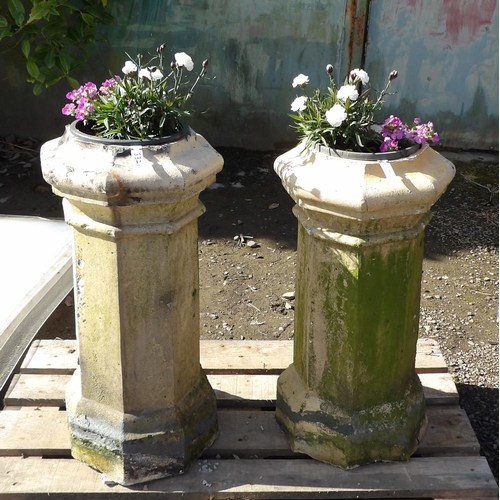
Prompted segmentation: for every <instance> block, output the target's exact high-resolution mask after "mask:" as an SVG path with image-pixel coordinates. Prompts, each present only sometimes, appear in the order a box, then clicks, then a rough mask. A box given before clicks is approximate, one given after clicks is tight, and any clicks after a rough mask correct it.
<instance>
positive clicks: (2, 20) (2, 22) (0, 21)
mask: <svg viewBox="0 0 500 500" xmlns="http://www.w3.org/2000/svg"><path fill="white" fill-rule="evenodd" d="M8 25H9V23H8V22H7V19H5V17H3V16H0V28H6V27H7V26H8Z"/></svg>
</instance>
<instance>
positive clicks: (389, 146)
mask: <svg viewBox="0 0 500 500" xmlns="http://www.w3.org/2000/svg"><path fill="white" fill-rule="evenodd" d="M398 148H399V144H398V141H396V140H395V139H392V138H391V137H385V138H384V142H383V143H382V144H381V145H380V152H381V153H387V152H388V151H397V149H398Z"/></svg>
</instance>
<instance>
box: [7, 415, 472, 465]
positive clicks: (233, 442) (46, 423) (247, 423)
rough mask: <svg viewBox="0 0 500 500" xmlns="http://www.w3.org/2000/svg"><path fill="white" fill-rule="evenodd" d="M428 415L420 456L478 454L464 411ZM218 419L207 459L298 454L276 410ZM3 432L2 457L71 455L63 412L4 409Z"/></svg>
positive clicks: (419, 451) (207, 451)
mask: <svg viewBox="0 0 500 500" xmlns="http://www.w3.org/2000/svg"><path fill="white" fill-rule="evenodd" d="M427 416H428V419H429V423H428V426H427V431H426V433H425V436H424V438H423V440H422V442H421V443H420V446H419V448H418V450H417V452H416V454H417V455H418V456H437V455H439V456H442V455H478V454H479V444H478V442H477V439H476V436H475V435H474V431H473V430H472V427H471V425H470V423H469V421H468V419H467V416H466V414H465V412H464V411H463V410H461V409H460V408H448V409H446V410H440V409H435V408H428V409H427ZM218 418H219V429H220V433H219V437H218V438H217V440H216V441H215V443H214V444H213V445H212V446H211V447H210V448H209V449H208V450H206V451H205V453H204V455H203V456H204V457H205V458H213V457H215V456H217V455H221V456H229V457H232V456H233V455H237V456H239V457H240V458H245V457H246V458H248V457H253V456H258V457H260V458H267V457H279V458H282V457H292V456H296V455H294V454H293V453H292V451H291V450H290V447H289V445H288V443H287V441H286V438H285V435H284V434H283V432H282V431H281V429H280V428H279V426H278V423H277V422H276V418H275V416H274V412H273V411H258V410H241V411H235V410H219V411H218ZM40 429H43V432H40ZM0 432H1V434H2V440H1V442H0V456H10V455H24V456H28V455H29V456H35V455H41V456H46V457H50V456H68V457H69V456H70V441H69V432H68V428H67V424H66V412H64V411H35V410H31V411H21V412H19V411H17V412H16V411H4V412H0Z"/></svg>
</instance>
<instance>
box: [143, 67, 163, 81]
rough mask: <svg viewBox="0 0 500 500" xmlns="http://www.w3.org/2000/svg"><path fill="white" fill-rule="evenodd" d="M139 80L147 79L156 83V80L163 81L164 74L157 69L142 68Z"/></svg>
mask: <svg viewBox="0 0 500 500" xmlns="http://www.w3.org/2000/svg"><path fill="white" fill-rule="evenodd" d="M139 78H147V79H148V80H151V81H152V82H155V81H156V80H161V79H162V78H163V74H162V72H161V71H160V70H159V69H158V68H156V67H153V68H142V69H141V71H139Z"/></svg>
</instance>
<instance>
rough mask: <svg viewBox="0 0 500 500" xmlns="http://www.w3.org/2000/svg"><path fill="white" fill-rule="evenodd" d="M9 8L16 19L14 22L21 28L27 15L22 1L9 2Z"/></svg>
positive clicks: (13, 0) (11, 0)
mask: <svg viewBox="0 0 500 500" xmlns="http://www.w3.org/2000/svg"><path fill="white" fill-rule="evenodd" d="M7 7H8V9H9V12H10V15H11V16H12V18H13V19H14V22H15V23H16V24H17V25H18V26H21V25H22V24H23V21H24V15H25V13H26V11H25V10H24V6H23V4H22V3H21V2H20V0H7Z"/></svg>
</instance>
